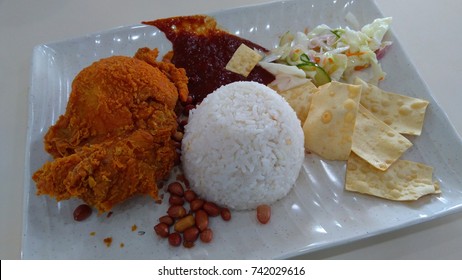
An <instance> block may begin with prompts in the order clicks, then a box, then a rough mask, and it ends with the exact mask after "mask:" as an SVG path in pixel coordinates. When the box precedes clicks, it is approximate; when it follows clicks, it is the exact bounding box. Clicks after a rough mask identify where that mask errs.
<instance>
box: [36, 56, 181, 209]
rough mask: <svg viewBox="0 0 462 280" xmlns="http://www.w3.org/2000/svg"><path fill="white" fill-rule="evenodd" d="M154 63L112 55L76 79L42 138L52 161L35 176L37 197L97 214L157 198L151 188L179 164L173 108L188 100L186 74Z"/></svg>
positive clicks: (144, 58)
mask: <svg viewBox="0 0 462 280" xmlns="http://www.w3.org/2000/svg"><path fill="white" fill-rule="evenodd" d="M156 57H157V50H149V49H143V50H142V55H137V57H136V58H130V57H124V56H113V57H109V58H105V59H102V60H100V61H98V62H95V63H93V64H92V65H90V66H89V67H87V68H85V69H83V70H82V71H81V72H80V73H79V74H78V75H77V76H76V78H75V79H74V81H73V83H72V91H71V94H70V97H69V101H68V104H67V108H66V112H65V113H64V114H63V115H62V116H60V117H59V119H58V121H57V122H56V124H55V125H53V126H52V127H50V129H49V130H48V132H47V133H46V135H45V141H44V142H45V149H46V151H47V152H49V153H50V154H51V155H52V156H53V157H54V161H52V162H48V163H46V164H45V165H44V166H43V167H42V168H41V169H39V170H38V171H37V172H35V174H34V175H33V180H34V181H35V182H36V186H37V193H38V194H39V195H49V196H51V197H54V198H56V199H57V200H58V201H59V200H63V199H69V198H71V197H78V198H81V199H83V200H84V201H85V202H86V203H88V204H90V205H92V206H94V207H95V208H97V209H98V210H99V211H100V212H105V211H109V210H110V209H111V208H112V207H113V206H114V205H116V204H117V203H120V202H122V201H124V200H126V199H127V198H130V197H132V196H134V195H136V194H148V195H150V196H151V197H152V198H154V199H156V200H157V199H159V198H158V189H157V181H158V180H161V179H164V178H165V177H166V176H167V175H168V174H169V172H170V170H171V169H172V168H173V165H174V162H175V161H176V160H177V159H178V155H177V153H176V150H175V145H174V141H173V140H172V136H173V135H174V134H175V132H176V129H177V126H178V124H177V116H176V115H175V112H174V109H175V106H176V104H177V101H178V97H179V96H180V98H181V99H183V98H184V99H186V98H187V96H188V93H187V77H186V75H185V71H184V70H181V69H177V68H175V67H174V66H173V65H172V64H170V63H167V62H159V63H157V62H156V61H155V59H156ZM185 90H186V91H185Z"/></svg>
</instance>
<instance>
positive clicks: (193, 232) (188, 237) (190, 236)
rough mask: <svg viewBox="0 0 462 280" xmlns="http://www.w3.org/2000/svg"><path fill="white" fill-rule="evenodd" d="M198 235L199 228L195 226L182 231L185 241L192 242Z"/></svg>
mask: <svg viewBox="0 0 462 280" xmlns="http://www.w3.org/2000/svg"><path fill="white" fill-rule="evenodd" d="M198 237H199V229H198V228H197V227H196V226H192V227H190V228H187V229H186V230H185V231H184V232H183V238H184V240H185V241H189V242H194V241H196V240H197V238H198Z"/></svg>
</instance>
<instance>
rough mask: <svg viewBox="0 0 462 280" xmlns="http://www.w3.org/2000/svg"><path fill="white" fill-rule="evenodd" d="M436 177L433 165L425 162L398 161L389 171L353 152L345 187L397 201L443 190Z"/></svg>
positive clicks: (348, 164) (415, 198) (349, 189)
mask: <svg viewBox="0 0 462 280" xmlns="http://www.w3.org/2000/svg"><path fill="white" fill-rule="evenodd" d="M432 177H433V168H432V167H430V166H427V165H425V164H422V163H418V162H413V161H407V160H398V161H396V162H395V163H394V164H393V165H391V166H390V167H389V168H388V169H387V170H386V171H380V170H377V169H376V168H374V167H373V166H371V165H370V164H369V163H368V162H366V161H364V160H363V159H361V158H360V157H358V156H357V155H355V154H354V153H352V154H351V156H350V158H349V159H348V163H347V172H346V179H345V189H346V190H348V191H352V192H358V193H363V194H369V195H373V196H377V197H381V198H385V199H390V200H396V201H409V200H417V199H419V198H420V197H422V196H424V195H427V194H436V193H440V189H439V185H438V184H437V183H436V182H435V183H434V182H433V178H432Z"/></svg>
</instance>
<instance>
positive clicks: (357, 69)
mask: <svg viewBox="0 0 462 280" xmlns="http://www.w3.org/2000/svg"><path fill="white" fill-rule="evenodd" d="M369 66H371V65H370V64H365V65H358V66H355V68H354V69H355V70H356V71H361V70H364V69H366V68H369Z"/></svg>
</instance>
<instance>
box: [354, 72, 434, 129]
mask: <svg viewBox="0 0 462 280" xmlns="http://www.w3.org/2000/svg"><path fill="white" fill-rule="evenodd" d="M355 84H356V85H361V87H362V94H361V101H360V102H361V105H363V106H364V107H365V108H366V109H368V110H369V111H371V112H372V113H373V114H374V115H375V116H376V117H377V118H378V119H380V120H381V121H383V122H384V123H386V124H387V125H389V126H390V127H391V128H393V129H394V130H396V131H397V132H399V133H402V134H409V135H420V134H421V132H422V127H423V122H424V118H425V110H426V108H427V106H428V104H429V102H428V101H426V100H423V99H419V98H413V97H410V96H404V95H400V94H396V93H392V92H387V91H383V90H381V89H380V88H378V87H377V86H374V85H371V84H368V83H366V82H364V81H363V80H361V79H359V78H356V80H355Z"/></svg>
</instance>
